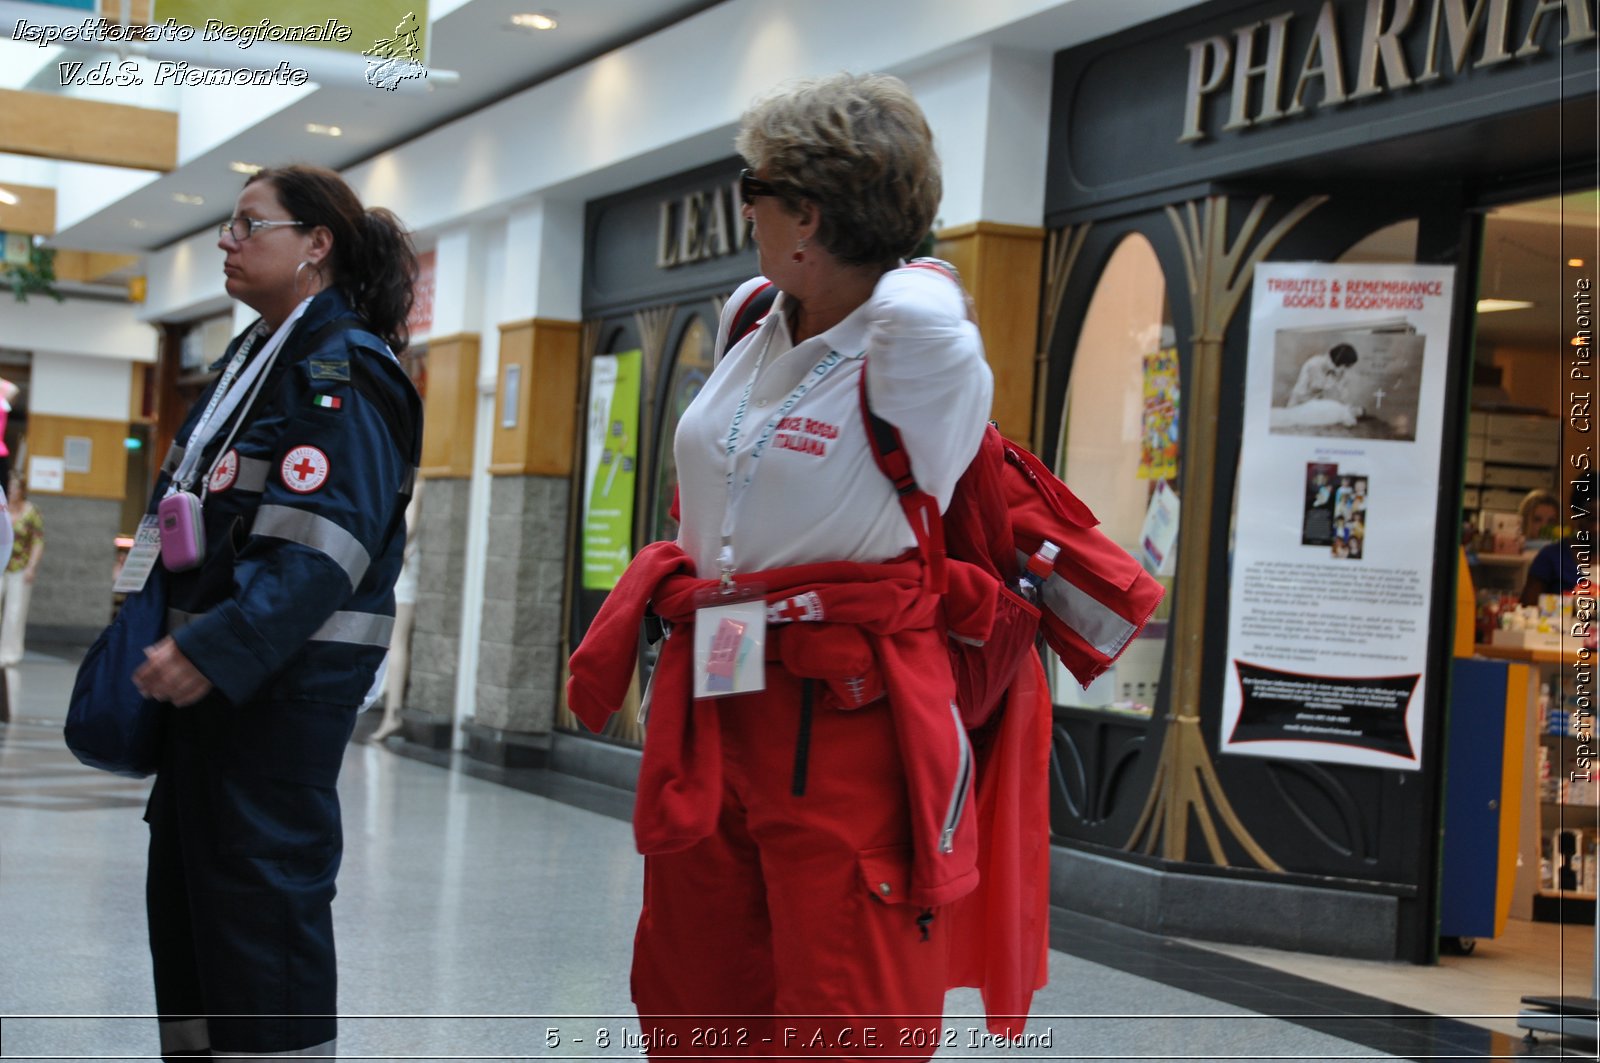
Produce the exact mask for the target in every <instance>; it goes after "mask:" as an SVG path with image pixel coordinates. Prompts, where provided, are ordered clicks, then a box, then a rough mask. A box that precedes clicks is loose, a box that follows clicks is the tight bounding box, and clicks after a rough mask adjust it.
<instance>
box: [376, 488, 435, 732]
mask: <svg viewBox="0 0 1600 1063" xmlns="http://www.w3.org/2000/svg"><path fill="white" fill-rule="evenodd" d="M422 484H423V481H421V480H418V481H417V486H416V489H415V490H414V491H413V492H412V494H411V502H410V503H409V504H408V505H407V506H406V550H405V555H404V557H403V558H402V560H401V562H400V578H399V579H398V580H396V581H395V585H394V632H393V633H392V634H391V635H390V636H389V663H388V664H387V665H386V666H385V671H384V675H383V722H382V723H380V724H379V725H378V726H377V729H376V730H374V731H373V732H372V741H373V742H382V741H383V740H384V739H385V738H388V737H389V736H390V735H396V734H399V733H400V730H401V728H402V727H403V726H404V724H403V722H402V721H401V719H400V710H401V709H403V708H405V700H406V679H407V678H408V677H409V676H410V674H411V628H412V626H413V624H414V623H415V622H416V618H417V566H418V565H419V564H421V561H420V560H419V555H418V548H419V547H420V545H421V539H422V536H421V534H420V533H421V519H422Z"/></svg>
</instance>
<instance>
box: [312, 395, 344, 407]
mask: <svg viewBox="0 0 1600 1063" xmlns="http://www.w3.org/2000/svg"><path fill="white" fill-rule="evenodd" d="M311 404H312V405H313V406H321V407H322V408H323V409H327V410H337V409H338V408H339V407H341V406H343V405H344V400H343V399H341V398H340V397H339V396H337V395H317V396H315V397H314V398H312V400H311Z"/></svg>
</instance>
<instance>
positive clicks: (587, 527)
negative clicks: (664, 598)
mask: <svg viewBox="0 0 1600 1063" xmlns="http://www.w3.org/2000/svg"><path fill="white" fill-rule="evenodd" d="M642 362H643V354H642V353H641V352H640V351H624V352H622V353H621V354H601V355H596V356H595V359H594V365H593V368H592V370H591V371H590V375H589V429H588V445H587V446H586V447H585V448H584V463H583V483H584V491H583V587H584V589H585V590H592V591H608V590H610V589H611V588H613V587H615V586H616V585H617V580H618V579H619V578H621V576H622V570H623V569H625V568H627V567H628V561H629V559H631V558H632V557H633V495H634V490H633V486H634V475H635V471H636V470H637V468H638V464H639V376H640V368H641V365H642Z"/></svg>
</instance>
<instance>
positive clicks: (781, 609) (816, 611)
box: [767, 591, 822, 624]
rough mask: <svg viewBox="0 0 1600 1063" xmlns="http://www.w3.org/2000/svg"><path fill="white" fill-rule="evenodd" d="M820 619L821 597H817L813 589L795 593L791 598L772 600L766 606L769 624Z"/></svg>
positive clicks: (812, 621) (813, 621)
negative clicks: (779, 600) (778, 600)
mask: <svg viewBox="0 0 1600 1063" xmlns="http://www.w3.org/2000/svg"><path fill="white" fill-rule="evenodd" d="M821 619H822V599H821V598H818V597H817V594H816V592H815V591H807V592H806V593H804V594H797V595H795V596H794V597H793V598H785V599H784V600H783V601H781V602H773V603H772V604H771V605H769V606H767V623H769V624H792V623H796V622H811V623H815V622H817V621H819V620H821Z"/></svg>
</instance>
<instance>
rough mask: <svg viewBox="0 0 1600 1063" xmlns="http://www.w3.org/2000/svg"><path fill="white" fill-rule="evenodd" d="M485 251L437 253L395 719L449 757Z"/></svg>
mask: <svg viewBox="0 0 1600 1063" xmlns="http://www.w3.org/2000/svg"><path fill="white" fill-rule="evenodd" d="M484 243H485V238H484V234H483V233H482V232H481V231H480V230H475V229H466V228H463V229H460V230H456V231H453V232H449V233H446V234H444V235H442V236H440V238H439V243H438V246H437V249H436V288H435V295H434V307H433V330H432V334H431V336H430V338H429V339H428V341H427V348H428V361H427V366H428V372H427V385H426V386H427V393H426V395H425V396H424V398H423V416H424V429H423V436H422V468H421V476H420V480H419V484H418V489H419V490H420V491H421V492H422V497H421V501H420V507H421V510H420V513H419V516H418V535H419V539H418V544H417V564H418V573H417V607H416V609H417V611H416V620H415V623H414V626H413V628H412V633H411V663H410V677H409V680H408V683H407V689H406V698H405V704H404V707H403V709H402V720H403V722H404V727H405V730H404V733H405V737H406V739H407V740H408V741H410V742H415V743H419V744H421V745H426V746H429V747H431V748H434V749H449V748H450V747H451V745H452V744H453V742H454V738H455V723H456V719H457V715H458V706H457V683H456V676H457V673H458V671H459V670H460V657H461V631H462V605H463V600H464V593H463V592H464V589H465V585H466V570H467V531H468V519H467V518H468V514H469V511H470V497H471V490H472V471H473V460H472V458H473V439H474V436H475V433H476V431H477V390H478V361H479V353H480V352H479V347H480V336H479V333H478V331H477V328H478V324H479V322H480V320H481V309H480V305H479V303H478V299H477V293H478V291H479V284H480V282H481V277H482V274H483V272H484V270H483V253H484Z"/></svg>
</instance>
